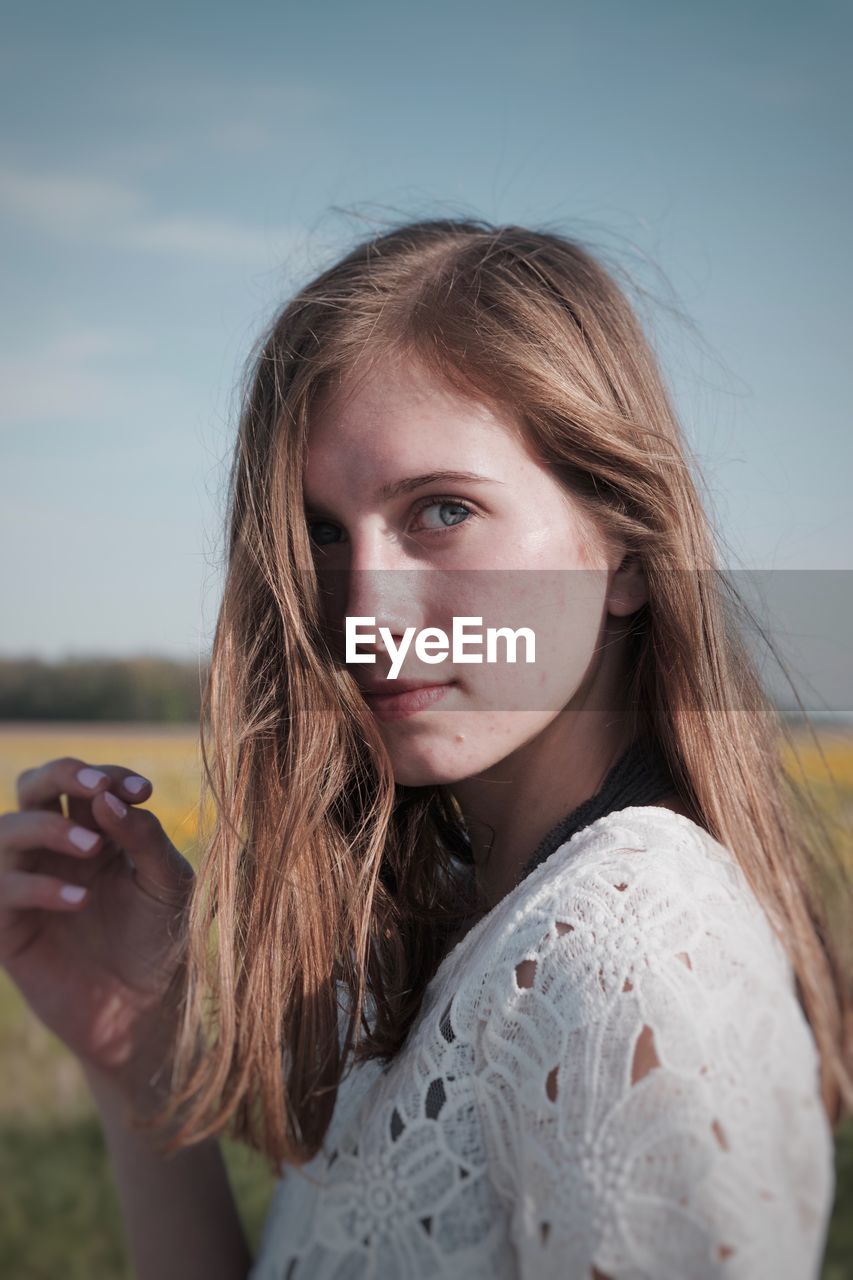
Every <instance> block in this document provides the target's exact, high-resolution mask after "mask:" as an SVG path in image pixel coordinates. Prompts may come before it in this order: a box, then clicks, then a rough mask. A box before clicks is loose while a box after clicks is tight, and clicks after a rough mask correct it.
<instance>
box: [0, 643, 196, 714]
mask: <svg viewBox="0 0 853 1280" xmlns="http://www.w3.org/2000/svg"><path fill="white" fill-rule="evenodd" d="M206 675H207V661H206V660H205V661H203V662H202V661H201V660H200V661H198V662H180V661H177V660H175V659H170V658H157V657H137V658H124V659H122V658H67V659H64V660H62V661H58V662H46V661H43V660H42V659H40V658H0V720H128V721H134V720H144V721H161V722H169V723H183V722H186V721H194V722H196V723H198V718H199V713H200V709H201V690H202V687H203V683H204V679H205V677H206Z"/></svg>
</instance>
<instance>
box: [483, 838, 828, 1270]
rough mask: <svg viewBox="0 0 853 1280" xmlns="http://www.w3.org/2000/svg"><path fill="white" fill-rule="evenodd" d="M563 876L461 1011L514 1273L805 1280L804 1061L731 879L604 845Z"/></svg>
mask: <svg viewBox="0 0 853 1280" xmlns="http://www.w3.org/2000/svg"><path fill="white" fill-rule="evenodd" d="M718 847H720V848H722V846H718ZM570 871H571V874H570V875H569V876H561V877H559V878H558V879H557V882H556V883H555V884H554V885H553V886H552V887H551V888H549V889H548V890H547V892H545V893H544V895H543V894H539V895H537V899H536V902H535V904H534V909H533V910H532V912H525V914H524V916H523V919H522V920H521V921H520V922H518V924H517V925H516V927H514V928H513V929H512V931H511V933H510V934H509V935H508V937H507V940H506V942H505V943H503V944H501V954H500V956H499V957H497V958H496V960H497V962H496V964H495V965H494V967H493V968H492V970H491V972H490V975H489V978H488V979H487V981H486V983H485V985H484V987H483V989H482V992H481V996H480V998H479V999H480V1009H479V1014H478V1016H479V1019H480V1022H479V1026H480V1043H479V1054H478V1058H479V1066H478V1072H477V1082H476V1087H477V1099H478V1107H479V1108H480V1109H481V1111H482V1113H483V1120H484V1129H485V1131H486V1133H487V1135H488V1142H489V1144H490V1165H491V1167H492V1169H493V1170H494V1174H493V1177H494V1181H495V1184H496V1188H497V1191H498V1194H499V1195H500V1196H501V1198H502V1199H503V1200H504V1203H505V1207H506V1212H507V1214H508V1217H509V1221H510V1234H511V1238H512V1241H513V1245H514V1248H515V1250H516V1252H517V1273H518V1276H519V1277H520V1280H549V1278H550V1277H553V1278H554V1280H556V1277H560V1278H561V1280H568V1278H571V1280H587V1278H589V1280H646V1278H648V1280H686V1278H687V1277H689V1280H722V1278H723V1277H730V1278H733V1280H762V1278H763V1277H767V1278H768V1280H769V1277H773V1280H810V1278H811V1277H815V1280H816V1278H817V1277H818V1276H819V1275H820V1270H821V1259H822V1256H823V1249H824V1245H825V1235H826V1228H827V1226H828V1218H829V1214H830V1212H831V1207H832V1200H833V1194H834V1164H833V1139H832V1132H831V1129H830V1127H829V1123H828V1120H827V1118H826V1114H825V1111H824V1109H823V1106H822V1103H821V1100H820V1094H819V1077H818V1068H819V1063H818V1058H817V1050H816V1046H815V1042H814V1039H813V1037H812V1035H811V1031H810V1028H809V1026H808V1023H807V1022H806V1020H805V1017H804V1015H803V1013H802V1011H801V1009H800V1006H799V1003H798V1001H797V998H796V994H795V989H794V986H793V974H792V971H791V969H790V965H789V962H788V961H787V957H785V955H784V950H783V948H782V946H781V944H780V943H779V942H778V940H777V939H776V938H775V937H774V936H773V935H772V933H771V931H770V928H769V924H768V922H767V918H766V916H764V915H763V913H762V912H761V908H759V907H758V904H757V902H756V900H755V898H754V897H752V896H751V894H750V891H749V890H748V889H745V885H746V881H745V879H744V878H743V873H742V872H741V870H740V868H739V867H737V866H736V864H735V863H734V861H733V860H732V864H731V867H729V868H728V869H726V870H725V871H723V870H722V863H720V864H719V865H718V866H717V867H716V868H714V869H713V870H711V869H709V867H708V866H706V865H705V863H704V861H703V859H701V858H698V857H696V856H693V855H691V854H690V852H689V850H687V849H662V850H657V849H655V850H652V849H615V850H612V851H610V852H607V853H605V854H603V855H600V856H599V857H597V858H596V859H594V860H591V861H590V863H589V865H587V866H583V865H581V866H577V867H576V866H572V867H571V868H570Z"/></svg>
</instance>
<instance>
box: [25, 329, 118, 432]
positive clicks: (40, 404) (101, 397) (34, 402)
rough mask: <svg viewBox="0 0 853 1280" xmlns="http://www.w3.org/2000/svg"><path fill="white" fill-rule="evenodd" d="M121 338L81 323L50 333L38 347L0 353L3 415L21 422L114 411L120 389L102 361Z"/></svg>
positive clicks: (85, 419)
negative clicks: (79, 327) (9, 353)
mask: <svg viewBox="0 0 853 1280" xmlns="http://www.w3.org/2000/svg"><path fill="white" fill-rule="evenodd" d="M122 346H123V344H122V343H120V342H119V341H118V339H117V338H116V336H115V334H113V333H107V332H104V331H101V330H94V329H80V330H76V331H73V332H68V333H64V334H58V335H56V336H54V337H52V338H48V339H46V340H45V341H44V342H43V343H41V344H40V345H39V346H38V348H36V349H32V348H30V349H29V350H26V351H22V352H18V353H17V354H15V355H4V356H3V357H2V359H0V406H2V415H3V419H4V420H5V421H6V422H9V423H15V424H16V425H17V426H28V425H33V424H35V423H43V422H57V421H60V422H65V421H72V422H81V421H82V422H88V421H91V420H92V419H93V418H95V419H97V418H102V417H103V416H104V415H106V414H110V413H113V412H115V411H116V410H117V409H118V408H119V407H120V406H121V404H122V389H121V387H120V385H119V383H118V381H117V379H116V378H115V377H112V376H110V375H109V374H107V373H105V372H104V370H103V368H102V367H101V364H100V362H101V361H102V360H103V359H104V357H109V356H112V355H113V354H115V352H116V351H117V350H119V349H120V348H122Z"/></svg>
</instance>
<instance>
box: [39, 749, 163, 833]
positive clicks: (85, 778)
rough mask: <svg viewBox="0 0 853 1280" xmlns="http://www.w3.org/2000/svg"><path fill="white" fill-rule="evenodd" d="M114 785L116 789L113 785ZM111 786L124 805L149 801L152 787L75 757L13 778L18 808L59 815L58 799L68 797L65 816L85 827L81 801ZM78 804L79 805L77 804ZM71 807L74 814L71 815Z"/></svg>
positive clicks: (122, 771) (85, 813)
mask: <svg viewBox="0 0 853 1280" xmlns="http://www.w3.org/2000/svg"><path fill="white" fill-rule="evenodd" d="M116 784H118V786H116ZM107 787H113V788H114V789H115V790H117V791H121V793H122V795H123V796H124V797H125V798H126V799H127V801H128V803H131V804H139V803H141V802H143V801H145V800H147V799H148V798H149V796H150V795H151V792H152V790H153V785H152V783H151V782H150V781H149V779H148V778H143V777H142V775H141V774H137V773H134V772H133V770H132V769H125V768H123V767H122V766H121V765H112V764H111V765H106V764H105V765H91V764H89V763H88V762H87V761H85V760H81V759H80V758H79V757H77V756H60V757H59V758H58V759H56V760H47V761H46V762H45V763H44V764H41V765H37V766H35V767H34V768H32V769H25V770H24V772H23V773H20V774H19V775H18V777H17V779H16V793H17V798H18V808H19V809H48V810H51V811H52V812H54V813H61V812H62V805H61V804H60V800H59V797H60V796H61V795H66V796H68V805H69V815H68V816H69V817H72V818H74V819H75V820H76V821H78V822H82V823H83V825H84V826H85V825H87V818H88V809H87V808H86V807H85V803H84V802H85V801H90V800H91V799H92V797H93V796H95V795H98V794H99V793H100V792H102V791H104V790H106V788H107ZM78 802H80V803H78ZM72 805H73V807H74V812H73V813H72V812H71V809H72Z"/></svg>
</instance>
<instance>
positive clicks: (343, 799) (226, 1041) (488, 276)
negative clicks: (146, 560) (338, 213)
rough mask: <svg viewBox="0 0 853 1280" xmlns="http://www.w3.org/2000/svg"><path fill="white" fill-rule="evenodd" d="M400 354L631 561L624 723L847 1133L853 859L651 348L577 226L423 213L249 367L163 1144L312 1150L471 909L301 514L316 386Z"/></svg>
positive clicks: (325, 279) (450, 807)
mask: <svg viewBox="0 0 853 1280" xmlns="http://www.w3.org/2000/svg"><path fill="white" fill-rule="evenodd" d="M396 354H399V355H403V356H404V357H406V356H408V357H416V358H417V359H419V360H420V361H421V362H422V364H423V365H425V366H426V367H427V369H428V370H430V371H431V372H432V373H433V374H434V375H435V376H436V377H437V378H440V379H444V380H445V382H446V383H447V384H448V385H450V386H451V387H452V388H453V389H455V390H456V391H458V392H460V393H462V394H465V395H470V396H473V397H475V398H476V399H477V400H479V401H481V402H488V403H491V404H493V405H495V406H497V407H498V408H499V409H500V410H502V411H504V413H506V411H509V413H510V414H512V415H514V416H515V419H516V420H517V421H519V422H521V423H522V424H523V427H524V430H525V432H526V435H527V438H528V439H529V440H530V442H531V443H532V444H533V446H534V447H535V449H536V451H537V455H538V457H539V458H540V460H541V461H542V462H543V463H544V464H545V465H547V466H549V467H550V468H552V470H553V473H554V475H555V476H556V477H557V478H558V479H559V480H560V482H561V483H563V484H565V485H566V487H567V488H568V489H569V490H570V492H571V493H572V494H573V495H574V497H575V498H576V499H577V500H578V501H579V502H581V503H582V504H584V509H585V510H586V511H588V513H589V515H590V517H591V518H592V519H593V520H595V521H596V522H597V523H598V526H599V527H600V528H601V529H603V530H604V531H605V533H609V534H613V535H615V536H616V537H617V538H620V539H622V540H623V541H624V543H625V545H626V547H627V548H629V549H630V550H632V551H633V552H635V553H637V554H638V555H639V556H640V557H641V558H642V563H643V566H644V569H645V573H646V577H647V581H648V595H649V598H648V603H647V604H646V605H644V606H643V608H642V609H641V610H640V612H639V614H638V615H636V617H635V619H634V623H635V625H634V626H633V627H632V631H631V641H632V643H633V646H634V647H633V651H632V652H633V656H632V661H631V670H632V677H631V689H630V697H629V699H628V705H629V707H630V708H632V709H633V716H634V721H633V728H634V731H635V732H639V731H641V730H650V731H651V732H652V733H653V734H654V735H655V737H656V739H657V742H658V743H659V745H660V747H661V749H662V751H663V753H664V754H665V757H666V760H667V762H668V764H669V766H670V769H671V772H672V775H673V778H674V780H675V781H676V785H677V789H678V790H679V792H680V794H681V795H682V797H683V798H684V800H685V801H686V802H687V803H688V804H689V806H690V807H691V809H692V810H693V811H694V812H695V813H696V814H697V815H698V816H699V818H700V820H701V822H702V824H703V825H704V826H705V827H706V828H707V830H709V831H710V832H711V833H712V834H713V835H714V836H715V837H716V838H717V839H719V840H720V841H722V842H723V843H724V844H726V845H727V846H728V847H729V848H730V849H731V850H732V851H733V852H734V853H735V854H736V856H737V858H738V860H739V862H740V865H741V866H742V868H743V871H744V873H745V875H746V877H747V879H748V881H749V883H750V884H751V886H752V888H753V890H754V891H755V893H756V894H757V895H758V897H759V900H760V901H762V903H763V904H764V906H765V907H766V909H767V913H768V918H769V919H770V921H771V923H772V925H773V927H774V929H775V930H776V932H777V934H778V936H779V937H780V939H781V941H782V943H783V945H784V947H785V948H786V950H787V953H788V955H789V956H790V959H791V962H792V965H793V969H794V972H795V975H796V990H797V996H798V998H799V1000H800V1003H801V1006H802V1008H803V1010H804V1013H805V1015H806V1016H807V1018H808V1020H809V1023H810V1025H811V1028H812V1031H813V1034H814V1037H815V1040H816V1043H817V1046H818V1049H819V1053H820V1059H821V1088H822V1096H823V1102H824V1105H825V1107H826V1110H827V1114H828V1116H829V1117H830V1120H831V1122H832V1123H833V1125H837V1124H839V1123H840V1122H841V1120H842V1119H843V1118H844V1116H845V1115H846V1114H847V1113H849V1112H850V1110H851V1108H853V1078H852V1077H851V1069H850V1064H851V1057H850V1040H851V1019H850V1009H851V990H850V982H849V967H848V964H847V961H846V958H845V957H844V956H843V955H842V953H841V951H840V940H839V939H838V938H836V937H834V936H833V931H832V929H831V928H830V924H829V921H828V918H827V901H828V898H829V896H830V894H835V895H837V894H839V893H843V894H845V895H847V896H848V899H849V893H850V879H849V874H848V873H847V871H846V870H845V868H844V867H843V866H842V859H841V857H840V855H839V852H838V848H837V845H836V844H835V843H834V840H833V836H832V833H831V832H830V830H829V828H828V825H827V822H826V820H825V819H824V818H823V817H822V815H821V813H820V811H819V808H818V805H817V803H816V802H815V800H814V799H813V797H812V796H811V794H810V792H809V791H808V789H807V787H806V786H805V785H804V784H802V783H795V782H794V781H793V779H792V778H791V777H790V776H789V774H788V773H787V772H786V770H785V769H784V768H783V765H782V760H781V749H782V746H783V742H784V740H785V739H786V738H789V732H788V729H787V728H786V726H785V724H784V722H783V721H782V720H781V718H780V716H779V715H778V713H777V712H776V710H775V708H774V706H773V704H772V702H771V700H770V699H769V697H768V696H767V695H766V694H765V692H764V691H763V689H762V686H761V684H760V682H759V679H758V677H757V674H756V670H755V668H754V666H753V661H752V660H751V659H750V657H749V655H748V654H747V652H746V650H745V647H744V643H743V639H742V635H741V633H742V629H743V623H744V620H745V619H748V620H749V621H750V622H751V624H752V625H753V626H755V627H756V628H757V627H758V623H757V622H755V620H754V619H753V618H752V617H751V614H750V612H749V610H748V609H747V608H746V605H745V604H744V602H743V600H742V599H741V598H740V597H739V595H738V593H737V592H736V591H735V589H734V586H733V584H732V581H731V578H730V577H727V576H726V574H725V573H724V572H723V571H722V570H720V569H719V568H718V567H717V564H716V555H715V550H714V545H713V541H712V536H711V532H710V530H709V526H708V522H707V519H706V516H705V514H704V512H703V509H702V505H701V502H700V500H699V497H698V493H697V488H696V486H695V483H694V479H693V477H692V475H691V465H694V466H695V463H689V462H688V457H689V455H688V451H687V447H686V445H685V442H684V439H683V437H682V433H681V430H680V427H679V425H678V423H677V420H676V416H675V413H674V411H673V408H672V406H671V403H670V399H669V396H668V393H667V390H666V387H665V385H664V382H663V379H662V377H661V374H660V372H659V369H658V367H657V363H656V360H655V357H654V355H653V352H652V350H651V346H650V343H649V341H648V340H647V339H646V337H645V336H644V334H643V332H642V329H641V327H640V325H639V323H638V321H637V319H636V317H635V315H634V312H633V311H632V308H631V306H630V304H629V302H628V300H627V296H626V294H625V293H624V292H623V290H622V288H621V287H620V286H618V285H617V283H616V280H615V278H614V276H613V275H612V274H611V273H610V272H609V271H608V270H606V269H605V268H604V267H603V266H602V265H601V262H600V261H599V260H598V258H597V257H596V256H595V255H594V254H593V253H592V252H591V251H589V250H588V249H586V248H584V247H582V246H581V245H580V244H579V243H577V242H576V241H574V240H570V239H568V238H566V237H564V236H562V235H560V234H557V233H555V232H551V231H547V232H546V231H535V230H530V229H526V228H523V227H518V226H500V227H495V226H492V225H489V224H488V223H486V222H482V221H479V220H470V219H465V220H462V219H460V220H453V219H436V220H427V221H421V222H414V223H409V224H405V225H399V226H397V227H395V228H392V229H390V230H386V231H384V232H383V233H382V234H379V235H376V236H373V237H369V238H367V239H365V240H364V241H363V242H361V243H359V244H358V245H357V246H356V247H355V248H354V249H352V251H351V252H349V253H348V254H347V255H346V256H345V257H344V258H343V259H342V260H340V261H338V262H337V263H335V264H334V265H333V266H331V267H330V268H329V269H328V270H326V271H324V272H322V274H320V275H318V276H317V278H316V279H314V280H312V281H311V282H310V283H309V284H308V285H306V286H305V287H304V288H301V289H299V290H298V292H297V293H296V294H295V296H293V297H292V298H291V299H290V301H289V302H288V303H287V305H286V306H285V307H284V308H283V309H282V310H281V312H280V314H279V315H278V316H277V317H276V318H275V320H274V322H273V324H272V326H271V328H270V329H269V331H268V333H267V334H266V335H265V337H264V339H263V341H262V343H261V344H260V346H259V349H258V350H257V352H256V353H255V355H254V358H253V363H252V366H251V371H250V375H249V377H248V381H247V385H246V389H245V401H244V407H243V412H242V417H241V421H240V425H239V435H238V439H237V443H236V451H235V455H234V459H233V466H232V470H231V474H230V483H229V490H228V526H227V527H228V547H227V576H226V580H225V587H224V594H223V598H222V603H221V608H220V612H219V616H218V620H217V625H216V630H215V636H214V642H213V649H212V656H211V665H210V671H209V676H208V678H207V682H206V684H205V689H204V703H203V709H202V725H201V739H202V756H203V763H204V779H203V786H202V812H204V811H205V807H204V802H205V800H206V799H209V798H210V797H211V796H212V798H213V801H214V805H213V808H214V812H215V818H214V821H213V824H212V827H211V829H210V831H209V832H208V833H206V834H205V836H204V841H203V845H202V855H201V858H200V864H199V870H198V878H197V882H196V888H195V893H194V895H193V899H192V902H191V905H190V910H189V912H188V919H187V933H186V939H187V946H186V956H185V962H184V964H183V965H182V967H181V969H180V981H181V983H182V992H183V1009H184V1020H183V1025H182V1029H181V1034H180V1037H179V1039H178V1042H177V1046H176V1051H175V1057H174V1071H173V1074H172V1086H173V1089H172V1094H171V1097H170V1099H169V1102H168V1104H167V1105H166V1106H165V1107H164V1110H163V1112H162V1113H161V1115H160V1117H159V1120H160V1122H161V1123H162V1124H163V1126H164V1128H165V1127H166V1126H167V1125H168V1126H171V1127H172V1133H171V1136H170V1139H169V1141H168V1143H167V1144H166V1145H165V1149H167V1150H174V1149H178V1148H180V1147H181V1146H185V1145H189V1144H190V1143H192V1142H194V1141H197V1140H200V1139H201V1138H203V1137H205V1136H208V1135H211V1134H214V1133H217V1132H220V1131H222V1130H223V1129H225V1128H226V1126H229V1125H230V1126H231V1129H232V1132H233V1135H234V1136H235V1137H237V1138H239V1139H241V1140H243V1141H245V1142H247V1143H248V1144H249V1145H251V1146H253V1147H255V1148H256V1149H258V1150H261V1151H263V1152H265V1153H266V1155H267V1156H268V1158H269V1160H270V1161H271V1162H272V1164H273V1167H275V1168H276V1169H280V1168H281V1166H282V1164H284V1163H301V1162H303V1161H305V1160H307V1159H309V1158H310V1157H311V1156H312V1155H314V1154H315V1153H316V1151H317V1150H318V1148H319V1146H320V1143H321V1141H322V1138H323V1135H324V1133H325V1130H326V1128H327V1126H328V1123H329V1120H330V1118H331V1112H332V1108H333V1106H334V1101H335V1095H336V1090H337V1086H338V1083H339V1081H340V1078H341V1075H342V1071H343V1068H344V1065H345V1061H346V1058H347V1054H348V1053H349V1051H350V1050H352V1051H353V1052H354V1053H355V1054H356V1056H357V1057H359V1058H364V1057H381V1058H390V1057H391V1056H392V1055H393V1054H394V1053H395V1052H396V1051H397V1050H398V1049H399V1047H400V1046H401V1044H402V1043H403V1041H404V1039H405V1037H406V1034H407V1031H408V1028H409V1027H410V1025H411V1023H412V1021H413V1019H414V1017H415V1016H416V1014H417V1012H418V1008H419V1005H420V1002H421V998H422V995H423V991H424V987H425V984H426V982H427V981H428V980H429V978H430V977H431V976H432V973H433V972H434V969H435V966H436V964H437V962H438V959H439V956H440V948H441V946H442V943H443V941H444V940H445V939H446V937H447V933H448V930H449V928H450V927H451V926H452V924H453V923H454V922H456V921H458V920H459V919H460V918H462V917H464V916H465V915H467V913H468V911H469V910H470V906H471V899H470V897H469V896H466V895H468V894H469V888H470V877H468V876H467V875H463V874H461V872H460V868H462V870H463V871H464V870H465V863H466V856H468V854H467V851H468V850H469V846H468V844H467V841H466V833H465V831H464V829H463V827H462V823H461V817H460V814H459V811H458V809H457V808H456V807H455V805H454V804H453V802H452V800H451V798H450V796H449V794H448V791H447V788H446V787H444V786H440V785H436V786H434V787H423V788H407V787H404V786H400V785H398V784H397V783H395V780H394V776H393V771H392V768H391V765H390V761H389V758H388V755H387V752H386V750H385V748H384V744H383V742H382V740H381V737H380V736H379V733H378V731H377V729H376V725H375V723H374V721H373V717H372V714H371V712H370V711H369V710H368V709H367V708H366V705H365V703H364V701H363V698H362V697H361V694H360V692H359V690H358V686H357V685H356V682H355V681H354V679H353V677H352V675H351V673H350V672H349V671H347V670H346V669H344V668H342V667H341V666H340V664H336V663H335V662H334V661H333V660H332V657H331V654H330V652H329V649H328V648H327V644H326V639H325V638H324V633H323V627H322V623H321V612H320V607H319V603H318V590H317V574H316V565H315V563H314V556H313V554H312V547H311V543H310V541H309V537H308V531H307V526H306V521H305V515H304V508H303V494H302V474H303V468H304V464H305V458H306V440H307V434H308V428H309V423H310V420H311V410H312V405H313V404H314V403H315V400H316V398H317V396H318V395H319V393H320V392H321V391H322V390H323V389H325V388H327V387H329V386H331V385H334V384H336V383H339V381H340V379H341V378H342V377H344V376H345V375H346V374H348V373H352V372H353V371H354V370H355V369H356V366H358V367H361V368H367V367H369V365H370V362H371V361H373V360H381V359H383V358H385V357H388V356H391V355H396ZM758 629H759V630H760V628H758ZM765 639H767V637H765ZM767 643H768V645H769V644H770V642H769V640H767ZM771 648H772V646H771ZM793 746H794V744H793V740H789V747H791V748H793ZM468 861H469V863H470V857H469V856H468ZM214 935H215V938H214ZM340 990H344V991H345V992H346V993H347V995H348V998H349V1004H348V1006H347V1010H348V1012H347V1015H346V1016H344V1015H343V1014H342V1011H341V1008H340V1007H339V999H338V997H339V991H340ZM368 993H369V996H370V997H371V999H372V1001H373V1002H374V1009H375V1016H371V1018H369V1019H368V1018H367V1017H366V1016H365V1011H366V1004H365V1001H366V999H367V996H368ZM341 1032H343V1035H341Z"/></svg>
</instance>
